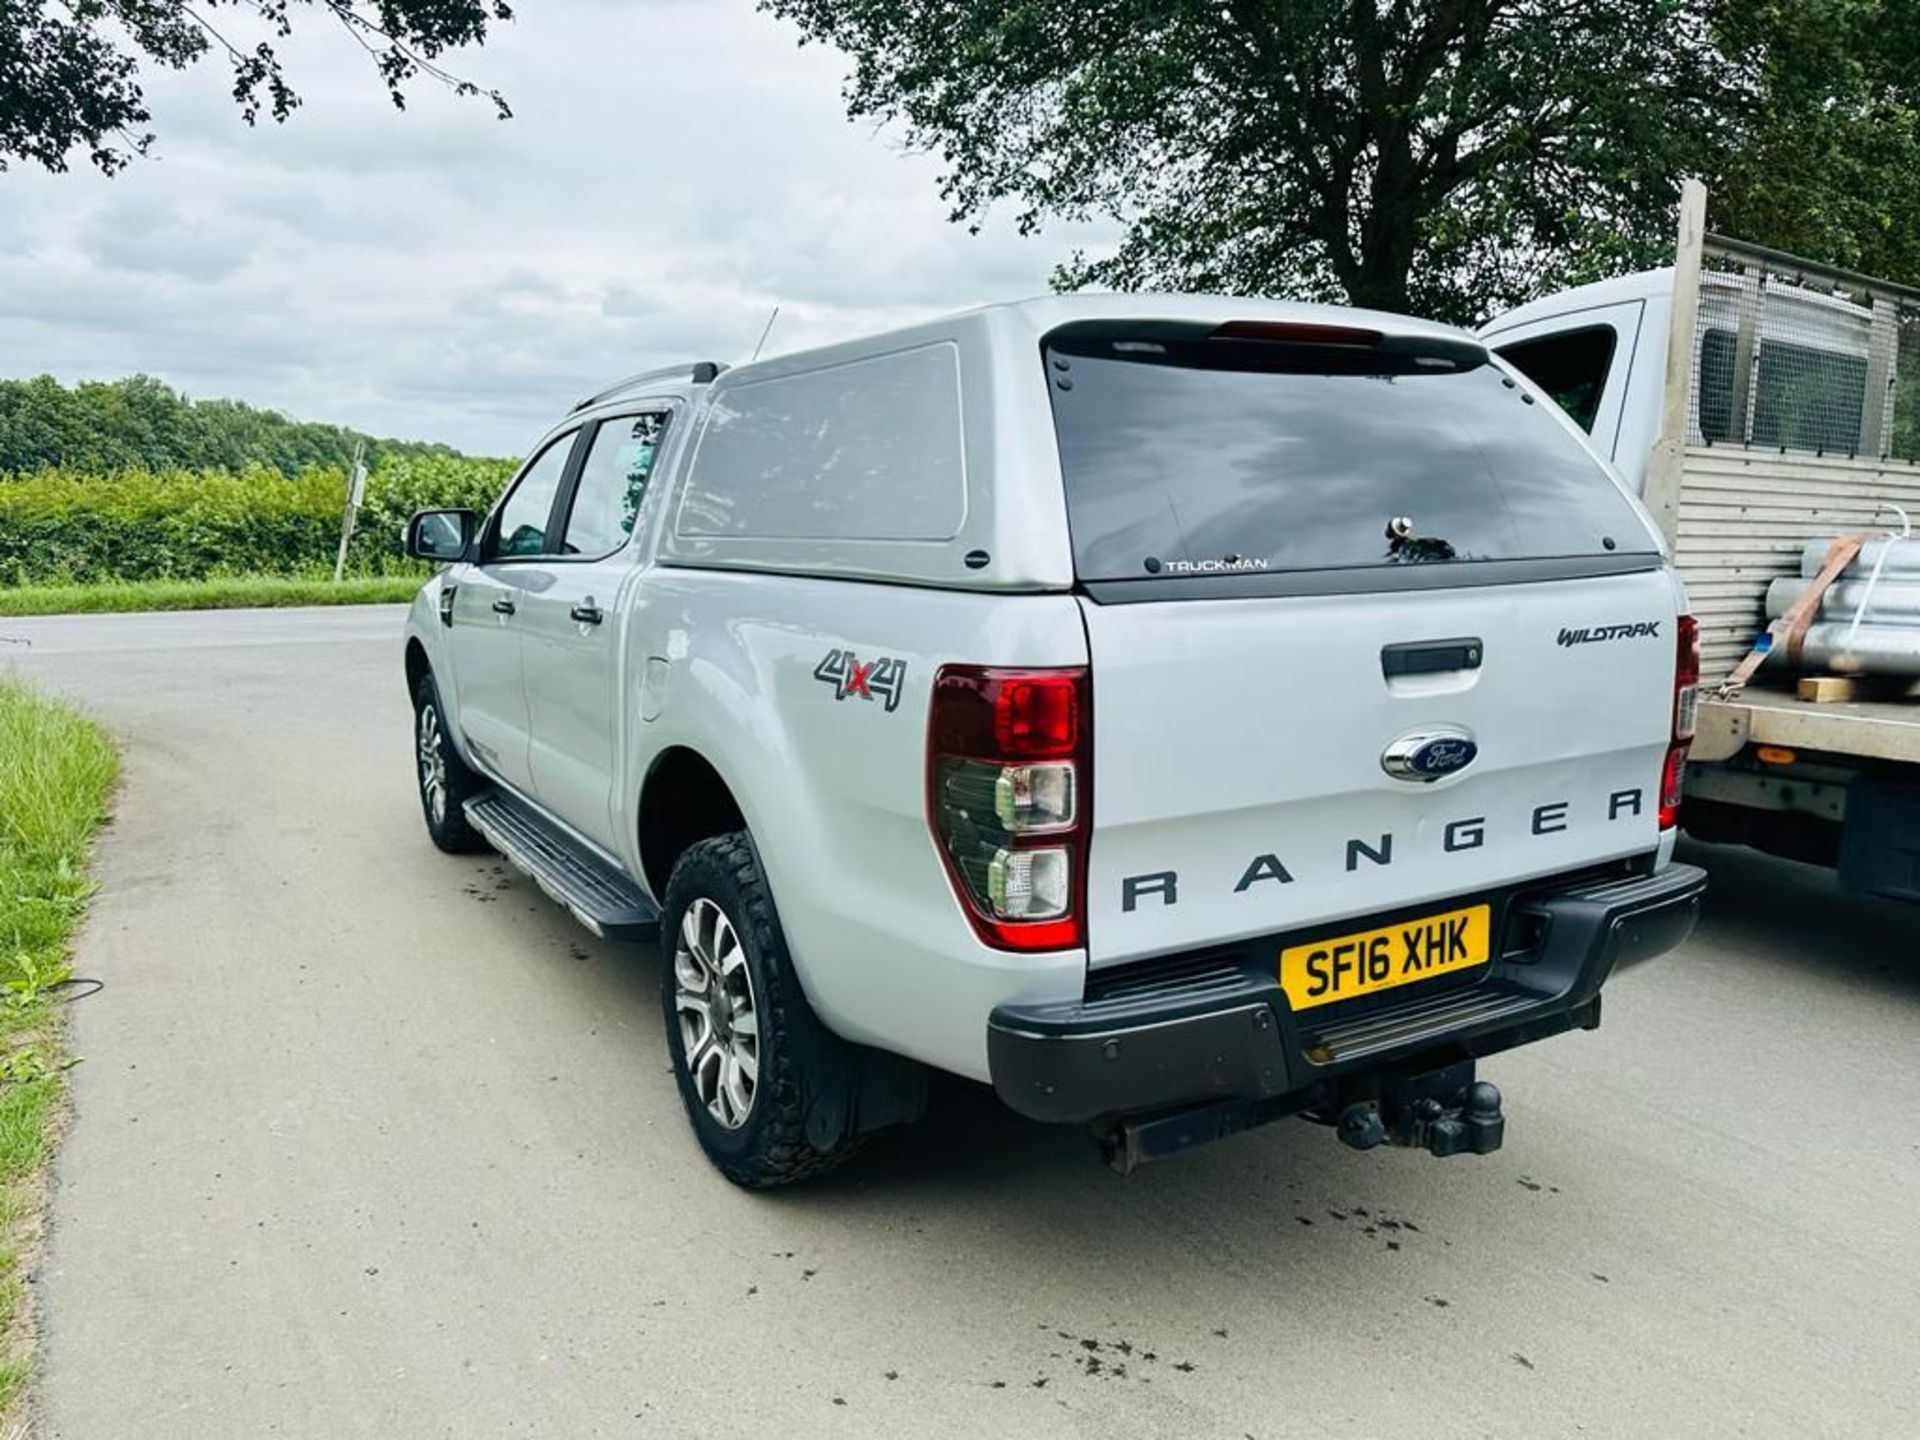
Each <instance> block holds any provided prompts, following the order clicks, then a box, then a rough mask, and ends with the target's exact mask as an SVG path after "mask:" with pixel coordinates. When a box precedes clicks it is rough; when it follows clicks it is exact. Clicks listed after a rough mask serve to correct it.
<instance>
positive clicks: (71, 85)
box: [0, 0, 513, 174]
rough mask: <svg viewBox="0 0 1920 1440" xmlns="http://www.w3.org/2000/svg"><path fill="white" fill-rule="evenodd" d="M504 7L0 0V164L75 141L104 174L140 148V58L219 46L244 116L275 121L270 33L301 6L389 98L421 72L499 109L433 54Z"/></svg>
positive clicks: (408, 1) (196, 56)
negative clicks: (355, 49)
mask: <svg viewBox="0 0 1920 1440" xmlns="http://www.w3.org/2000/svg"><path fill="white" fill-rule="evenodd" d="M512 18H513V11H512V8H511V7H510V6H509V5H508V4H507V3H506V0H196V3H193V4H187V3H183V0H0V171H3V170H5V169H7V168H8V166H9V165H11V164H14V163H17V162H19V161H30V162H33V163H37V164H39V165H42V166H44V167H46V168H47V169H49V170H53V171H63V170H65V169H66V168H67V167H68V164H69V162H70V159H71V158H72V157H73V156H75V155H77V154H84V155H85V157H86V158H87V159H88V160H90V161H91V162H92V163H93V164H94V165H95V166H96V167H98V168H99V169H100V170H102V171H104V172H106V173H108V174H113V173H114V172H116V171H118V170H121V169H123V168H124V167H125V166H126V165H127V164H128V163H129V162H130V161H131V160H132V159H133V158H134V157H136V156H140V155H144V154H146V153H147V151H148V149H149V147H150V146H151V145H152V144H153V140H154V136H153V133H152V131H150V130H149V129H148V128H147V127H148V126H149V125H150V124H151V123H152V120H153V116H152V114H151V112H150V111H149V110H148V108H147V101H146V93H145V90H144V88H143V86H142V84H141V71H142V68H143V66H150V65H158V66H161V67H163V68H165V69H169V70H184V69H186V68H188V67H189V66H191V65H194V64H197V63H199V62H200V61H202V60H205V59H208V58H209V57H218V58H220V59H222V60H224V61H225V62H226V64H227V67H228V71H229V74H230V76H231V80H232V93H233V99H234V103H235V104H236V105H238V106H239V107H240V113H241V116H242V117H243V118H244V119H245V120H246V122H247V123H248V124H249V125H252V124H254V123H256V122H257V121H258V119H259V117H260V115H261V114H262V112H263V111H264V112H265V113H266V114H268V115H271V116H272V117H273V119H275V120H276V121H284V120H286V119H287V118H288V117H289V116H290V115H291V114H292V113H293V112H294V110H295V109H297V108H298V107H299V105H300V95H299V92H298V91H297V90H295V89H294V87H293V84H292V82H291V81H290V80H289V79H288V78H287V75H286V71H285V69H284V68H283V66H282V64H281V59H280V54H279V49H278V44H279V42H281V41H284V40H286V39H288V38H289V37H291V36H292V34H293V32H294V28H295V26H296V24H300V23H305V22H307V21H309V20H312V21H324V22H326V23H330V24H334V25H338V26H340V27H341V28H342V29H344V30H345V31H346V32H347V33H348V34H349V35H351V36H352V37H353V39H354V40H355V41H356V42H358V44H359V45H360V47H361V48H362V49H363V50H365V51H366V53H367V55H368V57H369V58H370V60H371V62H372V64H373V67H374V70H375V73H376V74H377V75H378V76H379V78H380V81H381V83H382V84H383V85H384V86H385V87H386V90H387V93H388V95H389V96H390V97H391V98H392V100H393V103H394V105H395V106H396V107H400V108H405V106H406V99H407V89H408V87H409V86H410V85H412V84H413V83H414V82H416V81H418V80H422V79H424V80H426V81H429V82H431V83H434V84H438V85H441V86H444V87H445V88H446V89H448V90H450V91H452V92H453V93H454V94H456V95H462V96H476V97H481V98H484V99H486V100H488V101H490V102H491V103H492V105H493V107H494V109H495V111H496V113H497V114H498V115H499V116H500V117H501V118H502V119H505V118H507V117H508V116H509V115H511V114H512V111H511V110H510V109H509V108H508V106H507V102H506V98H505V97H504V96H502V95H501V94H500V92H499V91H497V90H490V89H485V88H483V87H482V86H480V85H477V84H475V83H474V82H472V81H470V80H466V79H464V78H462V77H461V76H459V75H457V74H455V73H453V72H452V71H450V70H448V69H446V68H445V67H444V66H443V65H442V64H441V63H440V61H441V57H442V56H443V55H445V54H446V53H447V52H448V51H450V50H454V49H458V48H460V47H462V46H467V45H478V44H481V43H483V42H484V41H485V39H486V35H487V28H488V26H489V25H490V24H494V23H500V22H506V21H509V20H511V19H512ZM230 19H231V20H232V21H236V22H238V24H239V25H240V26H245V27H246V29H247V30H248V31H251V32H252V36H242V35H241V31H240V29H239V28H238V27H237V26H236V25H235V24H230V23H229V20H230ZM253 36H257V37H258V38H253ZM235 37H240V38H235Z"/></svg>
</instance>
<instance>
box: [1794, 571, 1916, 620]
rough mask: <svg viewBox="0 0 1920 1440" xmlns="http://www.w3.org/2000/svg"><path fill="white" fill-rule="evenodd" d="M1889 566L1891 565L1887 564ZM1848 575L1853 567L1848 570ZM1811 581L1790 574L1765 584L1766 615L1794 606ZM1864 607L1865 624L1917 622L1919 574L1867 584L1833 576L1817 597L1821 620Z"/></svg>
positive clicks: (1848, 617)
mask: <svg viewBox="0 0 1920 1440" xmlns="http://www.w3.org/2000/svg"><path fill="white" fill-rule="evenodd" d="M1888 569H1889V570H1891V569H1892V566H1891V564H1889V566H1888ZM1846 573H1847V574H1848V575H1852V574H1853V573H1854V571H1852V570H1848V571H1847V572H1846ZM1812 583H1813V582H1812V581H1811V580H1805V579H1795V578H1794V577H1793V576H1791V575H1786V576H1782V577H1781V578H1780V579H1778V580H1776V581H1774V582H1773V583H1772V584H1771V585H1769V586H1768V587H1767V618H1768V619H1769V620H1771V619H1773V618H1775V617H1776V616H1780V615H1784V614H1786V613H1787V611H1788V610H1790V609H1792V608H1793V602H1794V601H1796V600H1798V599H1799V598H1800V597H1801V596H1802V595H1804V594H1805V593H1806V590H1807V587H1808V586H1809V585H1811V584H1812ZM1862 605H1865V606H1866V607H1867V611H1866V614H1865V615H1864V616H1862V617H1861V619H1862V622H1863V628H1864V626H1865V625H1914V626H1920V576H1915V577H1914V578H1913V579H1912V580H1887V579H1882V580H1881V582H1880V583H1879V584H1878V585H1875V586H1873V587H1871V593H1869V587H1868V585H1867V582H1866V580H1865V579H1864V578H1862V579H1859V580H1836V581H1834V582H1833V584H1832V585H1830V586H1829V587H1828V588H1827V593H1826V594H1825V595H1824V596H1822V597H1821V599H1820V614H1819V617H1818V618H1819V619H1821V620H1841V621H1850V620H1852V619H1853V617H1854V616H1855V615H1858V614H1859V613H1860V607H1861V606H1862Z"/></svg>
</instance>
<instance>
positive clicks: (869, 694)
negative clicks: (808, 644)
mask: <svg viewBox="0 0 1920 1440" xmlns="http://www.w3.org/2000/svg"><path fill="white" fill-rule="evenodd" d="M813 678H814V679H816V680H821V681H824V682H825V683H827V684H828V685H831V686H833V698H834V699H836V700H845V699H848V698H849V697H857V698H859V699H861V700H884V701H885V702H886V705H887V712H888V713H889V714H891V713H892V712H893V711H894V710H896V709H898V708H899V706H900V696H901V693H902V692H903V691H905V689H906V679H907V662H906V661H904V660H901V659H898V658H896V657H894V656H891V655H882V656H880V657H879V658H877V659H874V660H867V661H864V662H863V661H862V660H860V658H859V657H858V656H856V655H855V654H854V653H853V651H851V650H829V651H828V652H827V656H826V658H825V659H824V660H822V661H821V662H820V663H819V664H818V665H816V666H814V667H813Z"/></svg>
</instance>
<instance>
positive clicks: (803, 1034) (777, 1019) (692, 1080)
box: [660, 832, 859, 1189]
mask: <svg viewBox="0 0 1920 1440" xmlns="http://www.w3.org/2000/svg"><path fill="white" fill-rule="evenodd" d="M661 922H662V923H661V932H660V933H661V950H662V952H663V955H662V958H663V960H664V961H665V964H664V965H663V966H662V969H661V975H660V1002H661V1009H662V1011H663V1014H664V1018H665V1020H666V1028H667V1049H668V1051H669V1053H670V1054H671V1055H672V1057H673V1073H674V1078H675V1079H676V1080H677V1081H678V1083H679V1086H680V1099H681V1101H682V1103H683V1104H685V1106H686V1110H687V1119H688V1121H689V1122H690V1123H691V1124H692V1126H693V1133H694V1135H695V1137H696V1138H697V1139H698V1140H699V1142H700V1148H701V1149H702V1150H704V1151H706V1153H707V1158H708V1159H709V1160H711V1161H712V1162H713V1163H714V1165H715V1166H716V1167H718V1169H719V1170H720V1172H721V1173H722V1174H723V1175H725V1176H726V1177H727V1178H728V1179H729V1180H731V1181H733V1182H734V1183H735V1184H737V1185H745V1186H748V1187H750V1188H754V1189H766V1188H770V1187H773V1186H776V1185H791V1184H793V1183H794V1182H795V1181H799V1180H806V1179H810V1178H812V1177H813V1176H815V1175H820V1174H823V1173H825V1172H826V1171H828V1170H831V1169H833V1168H834V1167H836V1166H838V1165H839V1164H841V1163H842V1162H843V1161H845V1160H846V1159H847V1158H848V1157H849V1156H851V1155H852V1154H853V1153H854V1152H855V1151H856V1150H857V1149H858V1148H859V1137H857V1136H847V1135H844V1134H843V1133H842V1131H843V1130H844V1126H843V1125H840V1124H838V1123H826V1124H823V1125H821V1126H819V1127H817V1128H819V1129H821V1130H823V1131H824V1132H826V1133H824V1134H822V1135H820V1136H818V1137H816V1139H809V1137H808V1133H807V1128H808V1127H807V1118H808V1115H809V1113H814V1114H816V1115H817V1116H819V1117H821V1118H822V1120H823V1121H826V1120H833V1121H837V1120H838V1119H839V1117H844V1116H845V1115H846V1114H847V1113H848V1104H849V1101H850V1098H851V1097H850V1095H849V1093H848V1092H849V1091H850V1089H851V1086H852V1078H851V1077H852V1076H853V1073H854V1070H853V1067H852V1065H851V1064H850V1063H849V1054H848V1052H849V1047H848V1046H847V1045H846V1043H845V1042H844V1041H842V1040H840V1039H839V1038H838V1037H836V1036H834V1035H833V1034H831V1033H830V1032H828V1031H827V1029H826V1028H825V1027H824V1026H822V1025H821V1024H820V1021H819V1020H818V1019H817V1018H816V1017H815V1016H814V1014H813V1010H812V1008H811V1007H810V1006H809V1005H808V1004H807V999H806V996H805V995H803V994H801V992H800V984H799V981H798V979H797V978H796V977H795V975H794V972H793V964H792V960H791V958H790V957H789V956H788V953H787V943H786V938H785V936H783V935H782V934H781V931H780V922H779V919H778V917H777V916H776V915H775V913H774V909H773V898H772V895H771V894H770V893H769V891H768V889H767V884H766V879H765V877H764V876H762V874H761V873H760V862H759V860H758V859H757V858H756V857H755V855H754V853H753V846H752V845H751V844H750V843H749V841H748V840H747V837H746V836H745V835H744V834H741V833H737V832H736V833H735V834H732V835H721V836H716V837H714V838H712V839H709V840H702V841H700V842H698V843H697V844H695V845H692V846H690V847H689V848H688V849H687V851H686V852H685V853H684V854H683V855H681V857H680V859H679V861H678V862H677V863H676V864H675V865H674V867H673V875H672V877H671V879H669V881H668V882H667V896H666V905H665V907H664V910H663V913H662V916H661ZM817 1142H819V1143H817Z"/></svg>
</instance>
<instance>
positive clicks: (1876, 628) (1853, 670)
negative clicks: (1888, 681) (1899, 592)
mask: <svg viewBox="0 0 1920 1440" xmlns="http://www.w3.org/2000/svg"><path fill="white" fill-rule="evenodd" d="M1852 629H1853V627H1852V625H1851V624H1850V623H1849V622H1847V621H1826V622H1823V623H1821V624H1817V625H1812V626H1809V627H1808V629H1807V639H1806V644H1805V645H1804V646H1803V647H1802V648H1801V651H1800V666H1799V668H1800V669H1802V670H1811V671H1820V670H1826V671H1829V672H1831V673H1832V674H1835V675H1904V676H1912V677H1916V678H1920V626H1915V627H1913V628H1912V629H1903V628H1902V627H1900V626H1898V625H1862V626H1861V627H1860V628H1859V629H1858V630H1856V631H1853V638H1852V639H1851V640H1849V639H1848V638H1847V637H1848V632H1849V631H1850V630H1852ZM1767 663H1768V665H1769V666H1770V667H1772V668H1774V669H1780V670H1784V669H1787V668H1788V666H1787V647H1786V646H1784V645H1776V646H1775V647H1774V648H1773V650H1772V651H1770V652H1769V653H1768V655H1767Z"/></svg>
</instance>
